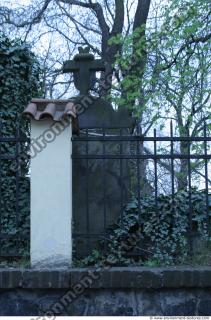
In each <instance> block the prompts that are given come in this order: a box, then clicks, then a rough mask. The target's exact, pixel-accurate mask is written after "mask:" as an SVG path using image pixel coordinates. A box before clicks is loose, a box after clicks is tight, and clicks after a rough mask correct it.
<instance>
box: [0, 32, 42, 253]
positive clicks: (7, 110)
mask: <svg viewBox="0 0 211 320" xmlns="http://www.w3.org/2000/svg"><path fill="white" fill-rule="evenodd" d="M40 75H41V69H40V66H39V62H38V60H37V58H36V56H35V55H34V54H33V53H32V51H31V50H30V48H29V46H28V45H27V44H26V43H24V42H22V41H21V40H10V39H8V38H7V37H5V36H4V35H2V34H0V139H1V137H3V138H11V137H15V136H17V135H18V134H19V135H20V136H21V137H23V138H24V139H26V138H27V137H28V136H29V124H28V122H27V121H25V120H24V119H22V111H23V110H24V108H25V106H26V105H27V103H28V102H29V101H30V99H31V98H32V97H33V96H39V95H40V94H41V81H40ZM18 128H19V131H18ZM0 148H1V158H6V157H8V156H9V157H12V156H16V155H17V152H18V154H21V153H22V152H25V153H26V152H27V149H28V144H26V143H25V142H22V143H18V144H17V143H15V142H14V141H11V142H8V141H4V142H3V141H1V143H0ZM0 170H1V175H0V176H1V181H0V187H1V203H0V208H1V233H2V234H6V235H9V236H12V237H14V235H15V236H16V235H17V239H16V240H9V239H7V240H1V243H0V249H1V251H0V256H1V255H10V254H15V253H17V250H16V248H17V247H18V246H20V251H19V253H20V254H23V253H24V252H25V250H26V241H22V240H20V239H18V237H19V236H21V237H22V236H26V237H28V236H29V178H28V159H27V158H25V161H22V162H21V166H20V167H18V170H17V165H16V163H15V160H14V159H13V160H12V159H1V160H0ZM16 178H17V179H16ZM17 184H18V190H19V191H18V194H17ZM16 199H17V201H16ZM16 211H18V212H17V213H18V214H17V215H16ZM17 232H19V235H18V233H17Z"/></svg>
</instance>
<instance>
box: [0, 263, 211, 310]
mask: <svg viewBox="0 0 211 320" xmlns="http://www.w3.org/2000/svg"><path fill="white" fill-rule="evenodd" d="M210 276H211V268H204V274H203V268H198V269H197V268H184V267H183V268H182V267H180V268H138V267H136V268H126V267H125V268H111V269H107V270H98V272H96V270H95V269H92V270H91V269H85V268H84V269H69V270H67V269H66V270H65V269H62V270H54V271H52V270H30V269H28V270H16V269H4V270H3V269H1V270H0V285H1V287H0V316H20V315H22V316H23V315H25V316H41V315H45V314H49V315H52V314H54V315H63V316H67V315H72V316H81V315H87V316H136V315H140V316H154V315H160V316H193V315H204V316H207V315H211V286H210V281H209V280H208V281H207V282H205V279H206V278H207V277H210ZM174 277H175V279H174ZM90 278H91V279H92V281H91V282H90V281H87V280H89V279H90ZM84 279H86V281H84ZM83 281H84V282H83Z"/></svg>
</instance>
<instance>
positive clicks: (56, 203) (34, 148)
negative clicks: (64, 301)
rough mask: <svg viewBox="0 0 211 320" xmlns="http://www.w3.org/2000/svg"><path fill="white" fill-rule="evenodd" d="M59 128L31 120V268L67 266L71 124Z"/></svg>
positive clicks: (70, 212) (70, 248)
mask: <svg viewBox="0 0 211 320" xmlns="http://www.w3.org/2000/svg"><path fill="white" fill-rule="evenodd" d="M52 125H53V126H55V128H57V129H55V130H54V129H52V128H51V126H52ZM62 126H63V128H64V123H62V122H53V121H50V120H43V121H36V120H31V266H32V267H66V266H70V265H71V260H72V159H71V155H72V142H71V137H72V125H71V121H69V124H68V125H67V126H66V127H65V129H64V130H61V128H62ZM59 128H60V129H59ZM38 150H39V151H38Z"/></svg>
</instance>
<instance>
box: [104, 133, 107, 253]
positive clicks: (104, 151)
mask: <svg viewBox="0 0 211 320" xmlns="http://www.w3.org/2000/svg"><path fill="white" fill-rule="evenodd" d="M103 136H105V127H103ZM105 154H106V149H105V141H103V155H104V156H105ZM103 224H104V230H105V229H106V168H105V159H103ZM106 246H107V243H106V242H105V244H104V251H106Z"/></svg>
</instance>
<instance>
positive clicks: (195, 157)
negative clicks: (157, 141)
mask: <svg viewBox="0 0 211 320" xmlns="http://www.w3.org/2000/svg"><path fill="white" fill-rule="evenodd" d="M189 157H190V159H202V160H203V159H207V160H210V159H211V155H190V156H189ZM189 157H188V156H187V155H181V154H176V153H174V155H173V156H172V155H161V154H157V155H126V154H125V155H124V154H123V155H105V156H103V155H73V159H93V160H94V159H103V158H104V159H120V158H122V159H146V160H148V159H166V160H167V159H189Z"/></svg>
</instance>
